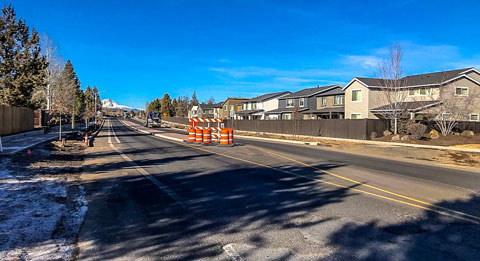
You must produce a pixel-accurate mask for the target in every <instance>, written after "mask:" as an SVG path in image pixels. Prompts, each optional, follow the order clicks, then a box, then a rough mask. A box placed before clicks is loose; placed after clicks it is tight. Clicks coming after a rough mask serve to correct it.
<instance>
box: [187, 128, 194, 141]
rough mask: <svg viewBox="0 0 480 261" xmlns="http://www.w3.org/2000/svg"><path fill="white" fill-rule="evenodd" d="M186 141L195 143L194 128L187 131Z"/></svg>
mask: <svg viewBox="0 0 480 261" xmlns="http://www.w3.org/2000/svg"><path fill="white" fill-rule="evenodd" d="M188 141H189V142H195V129H194V128H190V129H188Z"/></svg>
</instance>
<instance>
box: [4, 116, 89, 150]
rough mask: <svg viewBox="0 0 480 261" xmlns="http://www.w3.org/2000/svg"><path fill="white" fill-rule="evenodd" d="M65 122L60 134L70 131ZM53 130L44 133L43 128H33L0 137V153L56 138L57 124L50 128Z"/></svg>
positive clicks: (29, 146) (26, 147)
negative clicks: (32, 129)
mask: <svg viewBox="0 0 480 261" xmlns="http://www.w3.org/2000/svg"><path fill="white" fill-rule="evenodd" d="M67 125H69V124H65V125H63V128H62V134H67V133H71V132H72V130H71V127H70V126H68V127H67ZM82 128H83V127H82V126H78V127H77V128H76V130H81V129H82ZM52 129H53V131H51V132H49V133H47V134H44V133H43V130H34V131H28V132H23V133H19V134H14V135H9V136H5V137H0V155H11V154H14V153H17V152H19V151H22V150H26V149H28V148H31V147H33V146H35V145H38V144H41V143H43V142H47V141H51V140H54V139H58V135H59V132H58V126H56V127H53V128H52Z"/></svg>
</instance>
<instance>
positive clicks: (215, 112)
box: [213, 102, 223, 119]
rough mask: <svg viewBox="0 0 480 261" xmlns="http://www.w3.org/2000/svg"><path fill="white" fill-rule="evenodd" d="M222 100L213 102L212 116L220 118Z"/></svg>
mask: <svg viewBox="0 0 480 261" xmlns="http://www.w3.org/2000/svg"><path fill="white" fill-rule="evenodd" d="M222 105H223V102H219V103H215V104H213V117H214V118H215V119H221V118H222V116H221V113H222V108H223V106H222Z"/></svg>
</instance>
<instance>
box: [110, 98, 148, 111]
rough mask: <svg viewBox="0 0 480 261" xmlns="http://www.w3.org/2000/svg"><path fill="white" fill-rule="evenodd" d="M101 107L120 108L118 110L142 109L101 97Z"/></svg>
mask: <svg viewBox="0 0 480 261" xmlns="http://www.w3.org/2000/svg"><path fill="white" fill-rule="evenodd" d="M102 108H105V109H120V110H127V111H139V110H142V109H138V108H133V107H129V106H125V105H120V104H118V103H116V102H115V101H114V100H112V99H103V100H102Z"/></svg>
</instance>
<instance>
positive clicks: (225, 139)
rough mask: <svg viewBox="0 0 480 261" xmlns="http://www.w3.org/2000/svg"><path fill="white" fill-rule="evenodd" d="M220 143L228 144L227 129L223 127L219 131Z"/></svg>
mask: <svg viewBox="0 0 480 261" xmlns="http://www.w3.org/2000/svg"><path fill="white" fill-rule="evenodd" d="M220 145H228V130H227V129H223V130H221V131H220Z"/></svg>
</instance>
